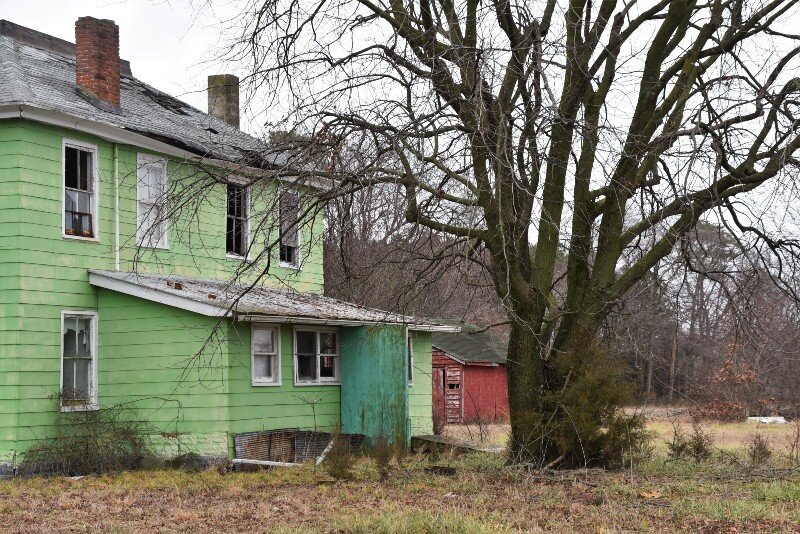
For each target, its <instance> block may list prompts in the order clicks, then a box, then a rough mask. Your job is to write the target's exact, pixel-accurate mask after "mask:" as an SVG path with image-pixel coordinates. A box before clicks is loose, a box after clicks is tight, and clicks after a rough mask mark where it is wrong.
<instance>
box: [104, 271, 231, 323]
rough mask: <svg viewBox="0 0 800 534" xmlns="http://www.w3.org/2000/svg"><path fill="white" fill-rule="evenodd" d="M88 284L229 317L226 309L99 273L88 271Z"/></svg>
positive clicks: (192, 310) (212, 315)
mask: <svg viewBox="0 0 800 534" xmlns="http://www.w3.org/2000/svg"><path fill="white" fill-rule="evenodd" d="M89 283H90V284H91V285H93V286H95V287H101V288H103V289H109V290H111V291H116V292H118V293H123V294H125V295H130V296H132V297H138V298H141V299H145V300H149V301H153V302H158V303H159V304H164V305H166V306H172V307H173V308H179V309H182V310H186V311H190V312H194V313H199V314H200V315H206V316H209V317H230V316H231V312H230V310H228V309H227V308H223V307H221V306H215V305H213V304H207V303H205V302H200V301H197V300H194V299H190V298H187V297H182V296H180V295H174V294H172V293H168V292H166V291H161V290H158V289H153V288H149V287H145V286H142V285H139V284H135V283H133V282H128V281H126V280H119V279H117V278H111V277H108V276H105V275H103V274H100V273H96V272H92V271H89Z"/></svg>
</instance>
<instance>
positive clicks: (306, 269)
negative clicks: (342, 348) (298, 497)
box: [0, 119, 430, 462]
mask: <svg viewBox="0 0 800 534" xmlns="http://www.w3.org/2000/svg"><path fill="white" fill-rule="evenodd" d="M65 138H66V139H71V140H76V141H80V142H84V143H89V144H92V145H95V146H97V148H98V173H99V190H98V195H99V202H100V209H99V239H98V240H97V241H80V240H74V239H68V238H63V237H62V235H61V233H62V195H63V189H62V184H63V176H62V157H63V156H62V143H63V140H64V139H65ZM138 152H139V150H138V149H137V148H136V147H133V146H128V145H118V146H117V154H118V168H119V173H118V177H119V182H120V187H119V193H120V198H119V201H120V206H119V218H120V241H121V243H120V245H121V253H120V256H121V265H120V268H121V270H123V271H130V270H138V271H141V272H158V273H165V274H178V275H184V276H194V277H199V278H215V279H222V280H229V279H231V278H232V277H233V276H235V274H236V270H237V268H239V267H240V266H241V261H240V260H236V259H231V258H228V257H226V254H225V189H224V186H222V185H219V186H215V187H209V188H205V189H204V190H203V191H202V194H197V195H195V198H198V199H200V201H199V202H198V204H197V205H196V206H192V207H191V209H188V210H185V211H183V212H173V213H172V218H171V219H170V222H169V229H168V241H169V249H168V250H137V247H136V243H135V242H136V238H135V235H136V179H137V177H136V165H137V163H136V162H137V153H138ZM113 170H114V145H113V144H112V143H109V142H107V141H104V140H102V139H100V138H96V137H93V136H90V135H86V134H83V133H79V132H75V131H71V130H68V129H63V128H57V127H53V126H49V125H43V124H40V123H36V122H32V121H28V120H23V119H12V120H0V462H8V461H11V460H12V458H13V457H14V455H15V454H19V453H21V452H23V451H24V450H25V449H26V448H27V447H28V446H30V444H31V443H32V442H33V441H35V440H37V439H41V438H44V437H46V436H47V434H48V432H49V431H50V430H51V428H52V424H53V421H54V420H55V416H56V409H57V408H56V403H55V400H54V396H55V395H56V394H57V392H58V389H59V387H60V383H59V382H60V364H61V355H60V350H61V349H60V341H61V340H60V336H61V334H60V332H61V312H62V310H95V311H98V312H99V349H98V358H99V361H98V370H99V383H98V392H99V400H100V404H101V406H109V405H113V404H117V403H121V402H131V401H133V404H134V405H135V406H136V407H137V409H138V410H139V412H140V413H141V414H143V415H144V416H145V417H146V419H147V420H148V421H149V422H150V423H151V424H152V425H153V427H154V428H155V429H157V436H159V438H158V439H159V440H160V441H159V446H160V447H162V448H163V450H164V451H165V452H167V453H171V452H176V451H177V449H178V447H179V444H180V446H181V447H183V446H186V447H189V448H192V449H193V450H197V451H198V452H205V453H220V452H221V453H224V452H225V451H226V450H227V447H228V446H229V440H228V437H229V434H230V433H236V432H246V431H253V430H260V429H272V428H287V427H299V428H306V429H312V428H314V427H315V425H316V427H317V428H319V429H329V428H331V427H332V426H333V425H334V424H336V423H337V422H339V421H340V418H341V409H340V404H341V392H340V389H341V388H340V386H331V385H329V386H301V387H298V386H294V384H293V354H292V345H293V344H292V341H293V340H292V336H293V330H292V327H291V326H290V325H284V326H282V328H281V352H282V358H281V365H282V376H283V383H282V384H281V386H280V387H265V386H257V387H254V386H252V385H251V382H250V326H249V325H247V324H229V323H228V322H223V323H222V324H221V325H218V324H217V320H215V319H212V318H208V317H204V316H200V315H197V314H193V313H189V312H185V311H182V310H178V309H175V308H170V307H168V306H163V305H159V304H156V303H153V302H149V301H145V300H141V299H136V298H133V297H128V296H125V295H121V294H117V293H114V292H110V291H106V290H98V289H97V288H95V287H93V286H91V285H90V284H89V282H88V273H87V270H88V269H113V268H114V172H113ZM167 177H168V181H169V183H170V184H171V187H174V186H176V185H184V184H186V183H189V182H190V181H192V180H193V179H195V178H197V169H196V168H195V167H192V166H190V165H187V164H185V163H183V162H181V161H178V160H176V159H169V162H168V166H167ZM178 189H180V187H178ZM276 192H277V184H275V183H266V182H265V183H264V184H263V186H259V187H258V188H254V189H253V191H252V210H253V212H254V213H257V214H264V213H266V214H267V219H268V220H273V218H275V217H277V213H274V214H271V213H270V212H271V211H274V209H273V207H274V204H275V203H274V198H275V194H276ZM178 200H179V199H175V204H176V205H177V204H178ZM170 207H171V208H172V209H174V206H170ZM268 208H269V211H267V210H268ZM257 217H258V218H260V216H259V215H257ZM275 226H276V225H274V224H273V225H272V226H271V228H272V229H271V230H270V231H263V232H260V233H259V232H253V240H254V243H255V244H256V246H255V247H254V253H255V254H258V252H260V250H263V244H264V243H265V242H269V241H270V240H272V239H274V237H275V235H274V232H275ZM322 230H323V219H322V214H321V213H320V214H318V215H317V216H316V217H315V218H314V220H313V224H311V225H310V227H308V228H303V229H302V230H301V239H302V257H303V268H302V269H301V270H299V271H298V270H292V269H282V268H280V266H279V265H278V263H279V262H278V261H277V258H275V259H273V261H272V262H271V266H270V269H269V273H268V276H266V277H265V278H264V279H263V280H262V282H261V283H263V284H264V285H266V286H273V287H282V288H285V287H291V288H294V289H296V290H299V291H304V292H322V289H323V262H322V245H321V236H322ZM216 326H220V328H218V329H217V330H215V327H216ZM212 332H215V338H214V339H213V341H212V342H211V343H210V344H209V343H207V341H208V340H209V336H210V335H211V333H212ZM419 337H420V340H419V341H417V342H415V362H416V364H417V365H418V366H420V365H422V366H426V367H427V368H429V367H430V347H429V345H430V341H429V337H430V336H427V335H424V334H423V335H420V336H419ZM426 340H427V341H426ZM426 344H427V345H426ZM426 346H427V347H428V348H427V351H428V352H427V353H425V350H426V349H425V347H426ZM201 349H204V350H203V351H201ZM420 351H421V352H420ZM416 353H419V354H416ZM196 355H199V356H198V357H197V358H193V357H194V356H196ZM343 356H344V355H343ZM426 359H427V360H426ZM187 363H188V364H189V365H187ZM401 376H403V378H404V377H405V374H404V372H403V373H402V374H401ZM429 391H430V373H429V372H428V373H427V378H425V373H417V375H416V376H415V384H414V386H413V388H409V399H408V400H407V402H409V403H410V404H409V408H408V410H410V411H409V412H406V413H408V414H409V416H410V421H411V423H410V426H411V427H413V428H414V429H415V430H416V429H417V428H420V429H424V428H427V426H426V425H429V422H430V407H429V404H430V398H429ZM426 392H428V393H427V394H428V401H427V402H428V407H426V406H425V395H426ZM304 399H305V400H304ZM318 399H321V401H320V402H319V403H318V404H317V405H316V420H315V417H314V414H313V411H312V409H311V407H310V406H309V404H308V403H307V402H306V400H308V401H313V400H318ZM176 433H177V437H175V434H176Z"/></svg>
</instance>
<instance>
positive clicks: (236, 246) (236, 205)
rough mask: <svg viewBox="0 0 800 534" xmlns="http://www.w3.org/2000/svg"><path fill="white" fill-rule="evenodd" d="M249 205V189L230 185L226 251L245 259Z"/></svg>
mask: <svg viewBox="0 0 800 534" xmlns="http://www.w3.org/2000/svg"><path fill="white" fill-rule="evenodd" d="M247 204H248V202H247V189H246V188H245V187H243V186H241V185H236V184H228V209H227V215H228V216H227V224H226V230H225V251H226V252H227V253H228V254H232V255H234V256H241V257H244V256H246V255H247V246H248V235H247V233H248V229H247V219H248V215H249V214H248V205H247Z"/></svg>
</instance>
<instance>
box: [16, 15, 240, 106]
mask: <svg viewBox="0 0 800 534" xmlns="http://www.w3.org/2000/svg"><path fill="white" fill-rule="evenodd" d="M238 3H239V2H238V1H237V0H227V1H224V0H223V1H214V0H211V2H209V4H211V6H210V7H209V6H208V5H207V4H206V3H205V2H201V1H200V0H194V2H192V0H0V18H3V19H6V20H10V21H12V22H15V23H17V24H21V25H23V26H27V27H29V28H32V29H34V30H37V31H40V32H44V33H47V34H50V35H54V36H56V37H59V38H61V39H65V40H67V41H70V42H74V41H75V21H76V20H77V19H78V17H82V16H86V15H90V16H93V17H97V18H105V19H113V20H114V21H115V22H116V23H117V24H118V25H119V31H120V49H121V50H120V54H121V56H122V57H123V58H124V59H127V60H129V61H130V62H131V68H132V70H133V74H134V76H136V77H137V78H139V79H141V80H142V81H144V82H147V83H148V84H150V85H152V86H154V87H156V88H158V89H161V90H162V91H165V92H167V93H169V94H171V95H173V96H176V97H178V98H180V99H181V100H184V101H185V102H187V103H189V104H191V105H193V106H195V107H197V108H199V109H201V110H205V108H206V105H207V104H206V95H205V89H206V77H207V76H208V75H209V74H218V73H220V72H221V71H223V70H224V71H227V72H230V73H232V74H237V75H242V74H243V73H239V72H235V68H230V67H222V66H220V65H219V64H218V63H217V64H214V63H213V62H211V63H209V58H211V57H213V53H214V52H215V51H217V50H218V47H219V46H220V45H219V43H220V40H221V39H222V38H224V35H222V33H223V30H222V27H223V26H224V24H222V23H221V22H223V21H226V20H229V19H230V18H231V16H233V15H234V14H235V12H236V10H235V5H236V4H238ZM200 4H202V5H203V9H198V6H199V5H200Z"/></svg>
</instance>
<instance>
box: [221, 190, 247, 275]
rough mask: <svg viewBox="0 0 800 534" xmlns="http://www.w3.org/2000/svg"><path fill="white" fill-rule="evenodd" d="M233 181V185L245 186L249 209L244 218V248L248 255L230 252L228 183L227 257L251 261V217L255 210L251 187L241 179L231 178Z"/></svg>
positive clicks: (226, 214) (226, 197) (226, 199)
mask: <svg viewBox="0 0 800 534" xmlns="http://www.w3.org/2000/svg"><path fill="white" fill-rule="evenodd" d="M231 183H232V184H233V185H236V186H239V187H243V188H244V203H245V209H246V210H247V216H246V217H245V218H244V231H245V236H244V250H245V253H246V255H239V254H233V253H231V252H228V241H227V237H228V236H227V231H228V230H227V227H228V185H227V184H226V185H225V232H226V235H225V257H226V258H228V259H229V260H240V261H241V260H247V261H250V260H251V254H250V246H251V244H252V241H250V239H251V235H250V219H251V218H252V213H253V210H252V207H253V205H252V201H251V199H250V187H249V186H248V185H247V184H246V183H244V181H241V180H231Z"/></svg>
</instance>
